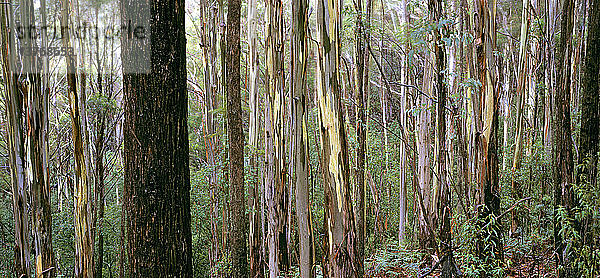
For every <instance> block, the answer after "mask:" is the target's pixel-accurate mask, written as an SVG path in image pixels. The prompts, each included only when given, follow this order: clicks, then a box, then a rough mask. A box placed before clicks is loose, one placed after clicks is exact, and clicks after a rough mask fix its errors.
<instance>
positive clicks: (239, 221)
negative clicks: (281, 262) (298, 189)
mask: <svg viewBox="0 0 600 278" xmlns="http://www.w3.org/2000/svg"><path fill="white" fill-rule="evenodd" d="M240 9H241V1H240V0H229V2H228V7H227V34H226V40H227V49H226V51H227V52H226V53H227V55H226V58H225V65H226V73H227V74H226V78H227V82H226V83H225V84H226V90H227V135H228V136H229V198H230V204H229V205H230V208H231V223H232V230H231V245H230V246H231V252H232V254H231V260H232V276H231V277H233V278H245V277H246V276H248V261H247V257H246V256H247V245H246V231H247V227H248V226H247V223H246V221H247V218H246V202H245V200H244V199H245V193H244V130H243V129H242V103H241V96H240Z"/></svg>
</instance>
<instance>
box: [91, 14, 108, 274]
mask: <svg viewBox="0 0 600 278" xmlns="http://www.w3.org/2000/svg"><path fill="white" fill-rule="evenodd" d="M99 9H100V5H99V4H98V5H97V6H96V9H95V12H96V13H95V15H96V26H98V23H99V22H98V13H99ZM96 69H97V71H98V72H97V75H96V83H97V84H96V86H97V95H98V96H100V97H103V96H104V91H103V89H104V87H103V78H102V75H103V71H102V60H100V41H99V40H96ZM107 116H108V111H107V109H106V108H105V106H101V110H100V111H98V113H97V114H96V121H95V129H96V138H95V139H96V141H95V149H96V152H95V163H94V164H95V169H94V170H95V179H94V181H95V194H96V195H95V198H94V199H95V201H94V203H95V205H94V207H95V210H94V225H93V226H94V234H97V235H98V253H97V255H96V258H97V259H96V261H94V266H95V267H96V269H95V273H94V277H95V278H102V269H103V266H104V233H103V231H102V228H103V226H104V170H105V169H104V140H105V138H104V135H105V131H106V118H107ZM94 239H95V236H94Z"/></svg>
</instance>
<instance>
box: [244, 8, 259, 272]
mask: <svg viewBox="0 0 600 278" xmlns="http://www.w3.org/2000/svg"><path fill="white" fill-rule="evenodd" d="M257 5H258V1H257V0H249V1H248V17H247V18H248V19H247V21H248V47H249V50H248V67H249V69H248V71H249V78H248V87H249V90H248V91H249V92H248V93H249V95H250V123H249V125H250V132H249V138H250V142H249V145H250V146H251V153H250V167H251V173H252V176H253V178H252V181H253V182H252V183H253V186H252V187H251V188H249V194H248V195H249V200H248V206H249V211H250V222H249V224H250V227H249V228H250V234H249V240H248V243H249V244H250V246H249V248H248V252H249V254H248V256H249V258H250V277H252V278H254V277H262V276H263V273H262V266H263V258H262V252H261V243H262V240H261V232H260V227H261V218H260V214H259V213H260V207H259V206H260V196H261V195H260V194H261V193H260V188H262V184H263V183H262V180H261V179H260V178H259V164H260V163H259V155H258V153H259V151H258V150H259V138H260V105H259V101H260V94H259V70H260V63H259V59H258V33H257V31H258V21H259V20H260V19H259V16H258V12H257Z"/></svg>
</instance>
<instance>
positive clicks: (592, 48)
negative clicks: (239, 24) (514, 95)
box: [577, 0, 600, 246]
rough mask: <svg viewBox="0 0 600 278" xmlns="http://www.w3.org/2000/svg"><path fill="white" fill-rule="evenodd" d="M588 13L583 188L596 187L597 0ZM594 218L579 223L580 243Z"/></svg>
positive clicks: (599, 114)
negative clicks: (580, 224)
mask: <svg viewBox="0 0 600 278" xmlns="http://www.w3.org/2000/svg"><path fill="white" fill-rule="evenodd" d="M589 12H590V17H589V21H588V37H587V50H586V53H585V61H584V69H583V79H582V81H581V83H582V84H581V86H582V88H581V89H582V96H581V97H582V100H581V135H580V137H579V161H578V164H580V165H581V164H583V165H585V168H584V169H583V170H582V171H580V172H579V173H578V174H577V178H578V179H579V182H578V184H579V186H583V188H584V189H585V192H591V191H592V190H595V188H597V187H596V186H597V184H596V183H597V179H596V176H597V169H598V168H597V167H598V166H597V164H598V158H597V155H598V144H599V141H600V138H599V137H598V136H599V129H600V106H599V105H600V101H599V98H600V94H599V88H598V76H599V73H600V48H598V47H597V46H598V45H600V1H598V0H590V11H589ZM591 221H593V220H591V219H589V218H588V219H585V220H584V223H582V226H583V227H582V229H581V235H582V236H583V242H582V244H583V246H586V245H588V244H591V243H592V241H593V240H594V239H593V238H592V233H590V232H589V231H590V229H591V227H593V226H592V222H591Z"/></svg>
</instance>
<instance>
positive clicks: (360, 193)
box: [354, 0, 368, 277]
mask: <svg viewBox="0 0 600 278" xmlns="http://www.w3.org/2000/svg"><path fill="white" fill-rule="evenodd" d="M355 5H356V6H355V8H356V27H355V32H356V45H355V55H356V59H355V60H356V76H355V79H356V80H355V83H356V95H355V102H356V137H357V147H356V177H355V179H354V180H355V182H356V187H355V188H356V192H355V194H356V196H355V200H356V203H357V206H356V208H355V210H356V213H355V215H356V233H357V242H358V258H359V260H360V261H361V262H362V261H363V259H364V255H365V239H366V237H365V234H366V225H365V224H366V221H365V168H366V147H367V146H366V141H367V133H366V127H365V124H366V118H367V113H366V110H365V103H366V102H365V98H366V96H367V95H368V94H367V93H366V92H365V87H368V79H365V58H366V57H368V52H367V51H366V47H365V45H366V44H367V43H368V42H366V41H365V40H366V39H367V38H366V32H367V31H366V30H365V25H364V22H363V0H357V1H355ZM358 272H359V273H358V276H359V277H362V276H363V273H364V265H363V264H360V268H359V269H358Z"/></svg>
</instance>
